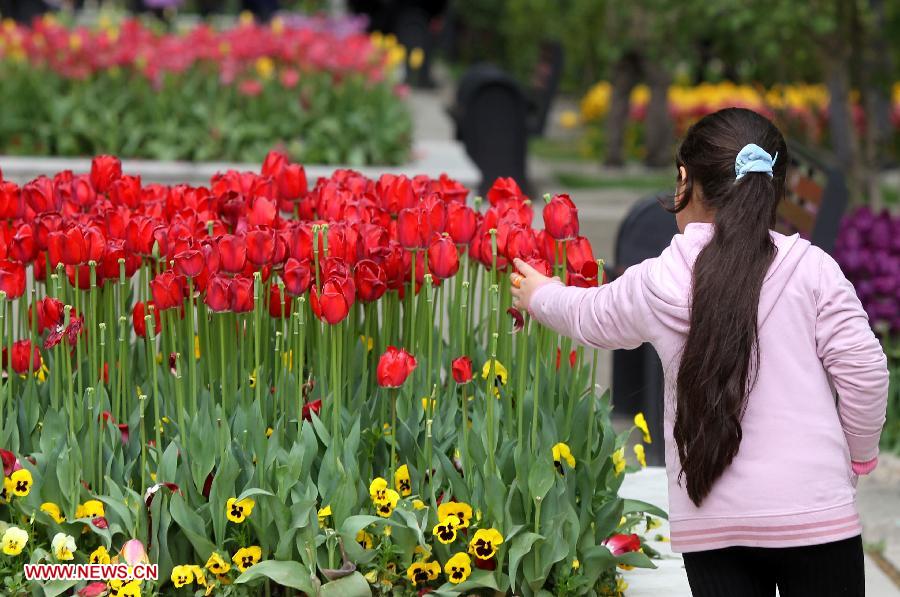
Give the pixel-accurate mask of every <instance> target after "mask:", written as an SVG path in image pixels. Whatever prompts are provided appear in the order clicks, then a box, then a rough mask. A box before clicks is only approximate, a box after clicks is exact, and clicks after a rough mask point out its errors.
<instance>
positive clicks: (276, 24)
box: [269, 17, 284, 35]
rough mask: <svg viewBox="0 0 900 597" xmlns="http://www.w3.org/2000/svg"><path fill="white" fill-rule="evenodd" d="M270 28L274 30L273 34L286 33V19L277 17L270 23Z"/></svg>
mask: <svg viewBox="0 0 900 597" xmlns="http://www.w3.org/2000/svg"><path fill="white" fill-rule="evenodd" d="M269 26H270V27H271V28H272V33H275V34H276V35H277V34H279V33H281V32H283V31H284V19H283V18H281V17H275V18H273V19H272V20H271V22H270V23H269Z"/></svg>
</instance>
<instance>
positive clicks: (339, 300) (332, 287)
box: [309, 276, 356, 325]
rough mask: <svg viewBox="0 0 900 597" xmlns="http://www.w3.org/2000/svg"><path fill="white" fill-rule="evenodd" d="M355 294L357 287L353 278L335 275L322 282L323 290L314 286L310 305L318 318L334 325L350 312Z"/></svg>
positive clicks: (310, 296)
mask: <svg viewBox="0 0 900 597" xmlns="http://www.w3.org/2000/svg"><path fill="white" fill-rule="evenodd" d="M355 296H356V287H355V285H354V284H353V280H352V279H350V278H339V277H336V276H335V277H332V278H328V279H327V280H326V281H325V283H324V284H322V290H321V292H320V291H319V290H318V289H317V288H316V287H315V286H313V287H312V291H311V292H310V295H309V299H310V307H312V310H313V313H315V314H316V316H317V317H318V318H320V319H324V320H325V321H327V322H328V323H330V324H331V325H334V324H336V323H338V322H340V321H342V320H343V319H344V318H345V317H347V314H348V313H350V307H351V306H352V305H353V299H354V297H355Z"/></svg>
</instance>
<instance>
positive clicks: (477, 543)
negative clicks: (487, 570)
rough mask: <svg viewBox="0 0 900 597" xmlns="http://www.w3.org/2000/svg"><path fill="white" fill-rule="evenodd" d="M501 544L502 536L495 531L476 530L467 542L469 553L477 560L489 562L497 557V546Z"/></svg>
mask: <svg viewBox="0 0 900 597" xmlns="http://www.w3.org/2000/svg"><path fill="white" fill-rule="evenodd" d="M501 543H503V535H501V534H500V531H498V530H497V529H478V530H477V531H475V536H474V537H472V540H471V541H469V553H470V554H472V555H473V556H475V557H476V558H478V559H479V560H490V559H491V558H493V557H494V556H495V555H497V546H498V545H500V544H501Z"/></svg>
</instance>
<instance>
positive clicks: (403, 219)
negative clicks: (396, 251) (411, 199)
mask: <svg viewBox="0 0 900 597" xmlns="http://www.w3.org/2000/svg"><path fill="white" fill-rule="evenodd" d="M428 232H429V225H428V218H427V217H426V214H425V213H424V212H423V210H421V209H416V208H410V207H407V208H406V209H401V210H400V213H399V214H398V215H397V240H398V241H400V244H401V245H402V246H403V247H404V248H406V249H420V248H422V247H424V246H425V244H426V243H427V242H428Z"/></svg>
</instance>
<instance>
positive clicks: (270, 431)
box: [266, 427, 275, 437]
mask: <svg viewBox="0 0 900 597" xmlns="http://www.w3.org/2000/svg"><path fill="white" fill-rule="evenodd" d="M273 433H275V430H274V429H272V428H271V427H266V437H272V434H273Z"/></svg>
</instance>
